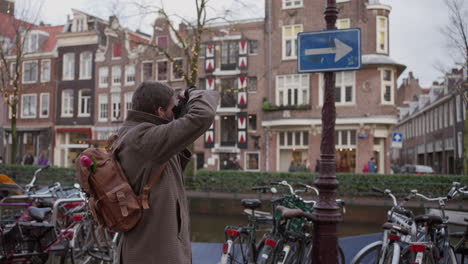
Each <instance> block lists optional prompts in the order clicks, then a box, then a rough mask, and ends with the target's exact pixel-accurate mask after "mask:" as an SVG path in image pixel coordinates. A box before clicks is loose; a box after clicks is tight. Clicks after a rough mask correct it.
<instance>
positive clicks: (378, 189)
mask: <svg viewBox="0 0 468 264" xmlns="http://www.w3.org/2000/svg"><path fill="white" fill-rule="evenodd" d="M371 189H372V190H373V191H374V192H379V193H385V191H384V190H382V189H380V188H377V187H375V186H372V188H371Z"/></svg>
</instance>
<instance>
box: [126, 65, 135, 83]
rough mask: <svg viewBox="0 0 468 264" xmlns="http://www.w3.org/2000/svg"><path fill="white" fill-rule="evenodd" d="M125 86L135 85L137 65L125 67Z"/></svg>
mask: <svg viewBox="0 0 468 264" xmlns="http://www.w3.org/2000/svg"><path fill="white" fill-rule="evenodd" d="M125 84H126V85H132V84H135V65H127V66H125Z"/></svg>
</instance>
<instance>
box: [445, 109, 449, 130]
mask: <svg viewBox="0 0 468 264" xmlns="http://www.w3.org/2000/svg"><path fill="white" fill-rule="evenodd" d="M448 122H449V105H448V103H445V104H444V127H448Z"/></svg>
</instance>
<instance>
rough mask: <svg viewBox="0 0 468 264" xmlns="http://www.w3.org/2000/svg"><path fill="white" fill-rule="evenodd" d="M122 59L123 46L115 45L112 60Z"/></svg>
mask: <svg viewBox="0 0 468 264" xmlns="http://www.w3.org/2000/svg"><path fill="white" fill-rule="evenodd" d="M120 57H122V44H120V43H114V46H113V49H112V59H120Z"/></svg>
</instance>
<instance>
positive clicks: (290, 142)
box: [279, 131, 309, 148]
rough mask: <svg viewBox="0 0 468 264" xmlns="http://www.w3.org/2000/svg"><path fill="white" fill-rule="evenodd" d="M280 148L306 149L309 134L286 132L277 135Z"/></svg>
mask: <svg viewBox="0 0 468 264" xmlns="http://www.w3.org/2000/svg"><path fill="white" fill-rule="evenodd" d="M279 141H280V144H279V145H280V148H285V147H286V148H291V147H308V146H309V132H307V131H287V132H280V133H279Z"/></svg>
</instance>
